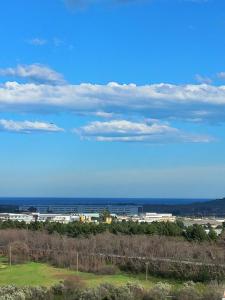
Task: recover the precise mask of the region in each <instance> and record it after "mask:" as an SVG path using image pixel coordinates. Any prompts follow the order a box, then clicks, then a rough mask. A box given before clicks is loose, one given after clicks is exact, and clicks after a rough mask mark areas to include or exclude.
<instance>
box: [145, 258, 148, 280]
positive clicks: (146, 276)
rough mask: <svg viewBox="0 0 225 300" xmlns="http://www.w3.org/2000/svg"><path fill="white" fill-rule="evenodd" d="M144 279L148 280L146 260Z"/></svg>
mask: <svg viewBox="0 0 225 300" xmlns="http://www.w3.org/2000/svg"><path fill="white" fill-rule="evenodd" d="M145 280H146V281H147V280H148V262H146V263H145Z"/></svg>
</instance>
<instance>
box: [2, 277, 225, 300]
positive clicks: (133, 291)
mask: <svg viewBox="0 0 225 300" xmlns="http://www.w3.org/2000/svg"><path fill="white" fill-rule="evenodd" d="M222 294H223V292H222V287H221V286H218V285H210V286H208V287H206V288H205V289H204V290H203V291H201V292H200V291H199V290H198V288H197V287H196V286H195V284H194V283H192V282H187V283H185V284H183V286H182V287H181V288H179V289H176V290H174V289H173V288H172V287H171V286H170V285H169V284H166V283H161V282H159V283H158V284H156V285H155V286H154V287H152V288H150V289H144V288H143V286H141V285H139V284H134V283H128V284H126V285H124V286H113V285H111V284H106V283H105V284H101V285H100V286H98V287H97V288H84V287H83V286H82V283H81V282H80V281H77V282H76V281H75V282H74V281H69V280H67V281H64V282H62V283H59V284H57V285H54V286H53V287H51V288H46V287H15V286H4V287H0V299H1V300H11V299H12V300H112V299H113V300H165V299H169V298H170V299H174V300H221V297H222Z"/></svg>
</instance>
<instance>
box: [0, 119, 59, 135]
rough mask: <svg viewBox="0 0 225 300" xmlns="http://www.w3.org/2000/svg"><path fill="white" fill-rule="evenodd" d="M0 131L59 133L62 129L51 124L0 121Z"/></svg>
mask: <svg viewBox="0 0 225 300" xmlns="http://www.w3.org/2000/svg"><path fill="white" fill-rule="evenodd" d="M0 131H6V132H14V133H35V132H61V131H63V129H62V128H60V127H58V126H56V125H55V124H53V123H45V122H37V121H35V122H31V121H13V120H5V119H0Z"/></svg>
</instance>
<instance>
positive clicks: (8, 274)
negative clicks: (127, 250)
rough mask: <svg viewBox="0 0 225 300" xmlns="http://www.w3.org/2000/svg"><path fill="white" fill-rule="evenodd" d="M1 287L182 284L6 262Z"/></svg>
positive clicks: (31, 263)
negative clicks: (67, 283)
mask: <svg viewBox="0 0 225 300" xmlns="http://www.w3.org/2000/svg"><path fill="white" fill-rule="evenodd" d="M0 266H1V267H0V285H11V284H13V285H17V286H24V285H29V286H35V285H41V286H51V285H54V284H56V283H58V282H59V281H63V280H65V279H68V278H69V279H70V280H74V281H76V280H79V281H81V282H82V283H83V285H84V286H85V287H96V286H98V285H99V284H100V283H103V282H104V283H106V282H107V283H111V284H114V285H124V284H126V283H127V282H135V283H140V284H142V285H143V286H144V287H146V288H150V287H152V286H153V285H154V284H156V283H157V282H159V281H164V282H165V281H166V282H168V283H170V284H172V285H173V286H174V287H178V286H179V285H180V284H181V282H177V281H172V280H165V279H164V280H161V279H159V278H155V277H152V276H149V278H148V280H147V281H146V280H145V275H144V274H143V275H136V276H135V275H129V274H124V273H120V274H116V275H95V274H91V273H83V272H78V273H77V272H76V271H73V270H68V269H62V268H55V267H53V266H50V265H47V264H42V263H34V262H29V263H25V264H18V265H12V266H11V267H10V266H9V265H7V264H5V263H4V262H2V263H0Z"/></svg>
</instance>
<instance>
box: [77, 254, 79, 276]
mask: <svg viewBox="0 0 225 300" xmlns="http://www.w3.org/2000/svg"><path fill="white" fill-rule="evenodd" d="M78 272H79V253H78V252H77V273H78Z"/></svg>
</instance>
